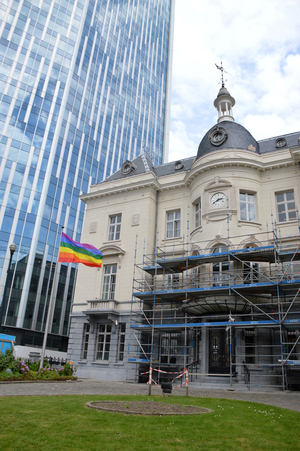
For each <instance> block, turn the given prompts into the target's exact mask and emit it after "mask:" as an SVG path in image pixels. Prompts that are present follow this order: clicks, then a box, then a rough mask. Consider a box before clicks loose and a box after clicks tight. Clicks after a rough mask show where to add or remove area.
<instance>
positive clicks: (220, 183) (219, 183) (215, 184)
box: [204, 177, 232, 191]
mask: <svg viewBox="0 0 300 451" xmlns="http://www.w3.org/2000/svg"><path fill="white" fill-rule="evenodd" d="M231 186H232V183H231V182H229V181H228V180H225V179H221V178H220V177H215V178H214V180H213V181H212V182H209V183H208V184H207V185H206V187H205V188H204V191H210V190H213V189H220V188H230V187H231Z"/></svg>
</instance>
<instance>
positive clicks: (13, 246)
mask: <svg viewBox="0 0 300 451" xmlns="http://www.w3.org/2000/svg"><path fill="white" fill-rule="evenodd" d="M9 250H10V258H9V263H8V268H7V274H6V281H7V276H8V274H9V271H10V267H11V262H12V259H13V255H14V253H15V252H16V250H17V245H16V244H15V243H12V244H11V245H10V246H9ZM10 293H11V290H10ZM10 293H9V294H10ZM4 294H5V292H3V299H2V305H1V309H0V327H1V325H2V321H4V320H5V312H6V307H7V303H6V302H5V298H4ZM9 297H10V296H9Z"/></svg>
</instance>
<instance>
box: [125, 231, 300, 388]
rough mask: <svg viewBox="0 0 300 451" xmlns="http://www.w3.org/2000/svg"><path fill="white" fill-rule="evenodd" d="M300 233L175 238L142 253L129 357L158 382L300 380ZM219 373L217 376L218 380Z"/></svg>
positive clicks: (273, 383)
mask: <svg viewBox="0 0 300 451" xmlns="http://www.w3.org/2000/svg"><path fill="white" fill-rule="evenodd" d="M298 243H300V241H299V235H295V236H285V237H281V236H280V232H279V233H278V230H277V229H276V226H274V230H273V231H272V232H267V233H266V232H261V233H256V234H255V236H254V235H244V236H242V235H239V236H232V237H231V236H229V234H228V237H226V238H224V239H223V238H222V237H220V239H219V240H218V243H217V244H216V245H215V246H214V248H213V249H211V248H210V246H211V242H208V241H206V242H192V243H188V242H187V243H181V244H172V245H169V244H167V241H166V240H165V242H164V245H163V246H162V247H159V246H158V247H157V248H156V252H155V254H150V255H149V254H144V256H143V262H142V263H137V262H135V267H134V277H133V296H132V303H131V306H132V308H131V311H132V314H131V334H130V340H129V346H128V353H129V354H128V355H129V358H128V362H129V364H133V365H136V380H138V381H140V382H146V381H147V378H148V373H149V370H150V371H152V370H156V372H155V374H154V375H153V376H152V377H153V378H154V379H153V380H154V382H155V383H160V382H162V381H170V378H171V377H170V376H169V375H170V374H172V373H175V372H180V371H185V370H186V369H189V380H190V382H192V383H196V384H201V383H205V382H206V383H207V382H209V381H212V380H216V381H219V383H223V384H224V383H225V384H228V385H229V386H230V387H232V386H234V385H235V384H237V382H239V386H241V385H244V386H245V387H246V388H248V389H251V388H252V389H253V388H254V387H256V388H262V389H266V388H272V389H274V388H277V389H283V390H286V389H291V388H292V389H299V388H300V378H299V376H300V295H299V292H300V270H299V265H300V251H299V248H300V244H298ZM216 383H217V382H216Z"/></svg>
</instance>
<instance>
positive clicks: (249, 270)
mask: <svg viewBox="0 0 300 451" xmlns="http://www.w3.org/2000/svg"><path fill="white" fill-rule="evenodd" d="M254 247H256V246H254V245H252V244H248V245H247V246H246V247H245V249H249V248H254ZM243 277H244V284H248V283H258V282H259V264H258V263H256V262H244V263H243Z"/></svg>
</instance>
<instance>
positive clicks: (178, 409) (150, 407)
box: [87, 401, 211, 415]
mask: <svg viewBox="0 0 300 451" xmlns="http://www.w3.org/2000/svg"><path fill="white" fill-rule="evenodd" d="M87 406H88V407H91V408H92V409H97V410H108V411H111V412H121V413H126V414H133V415H200V414H202V413H208V412H211V410H210V409H205V408H204V407H198V406H184V405H181V404H167V403H164V402H155V401H93V402H88V403H87Z"/></svg>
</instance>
